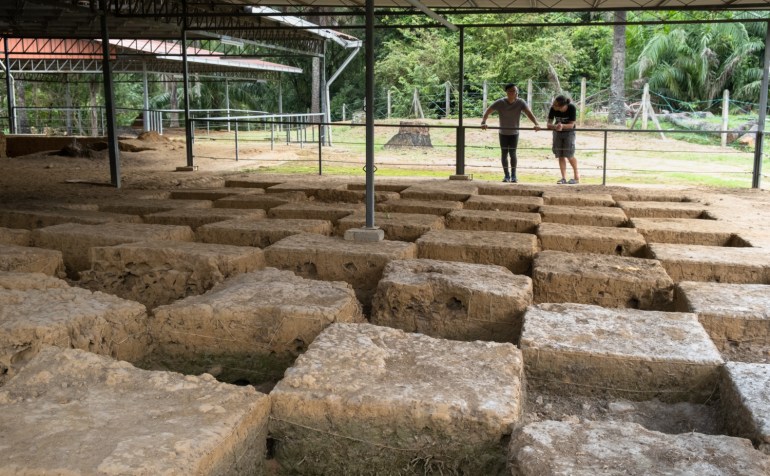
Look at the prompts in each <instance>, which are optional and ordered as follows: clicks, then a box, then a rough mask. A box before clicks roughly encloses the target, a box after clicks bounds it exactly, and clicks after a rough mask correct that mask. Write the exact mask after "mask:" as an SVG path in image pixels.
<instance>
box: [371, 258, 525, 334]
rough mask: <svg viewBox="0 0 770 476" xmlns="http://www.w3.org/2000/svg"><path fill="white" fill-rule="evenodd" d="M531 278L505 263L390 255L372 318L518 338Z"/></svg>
mask: <svg viewBox="0 0 770 476" xmlns="http://www.w3.org/2000/svg"><path fill="white" fill-rule="evenodd" d="M531 303H532V280H531V279H530V278H529V277H528V276H521V275H515V274H513V273H511V272H510V271H509V270H508V269H506V268H503V267H501V266H492V265H480V264H471V263H457V262H449V261H435V260H428V259H417V260H398V261H391V262H390V263H388V265H387V266H385V271H384V272H383V275H382V279H381V280H380V283H379V285H378V286H377V293H376V294H375V296H374V301H373V303H372V318H371V322H372V324H377V325H380V326H388V327H394V328H397V329H403V330H405V331H407V332H419V333H421V334H425V335H429V336H431V337H440V338H444V339H453V340H469V341H473V340H487V341H497V342H517V341H518V339H519V335H520V333H521V318H522V316H523V315H524V311H525V310H526V308H527V306H528V305H530V304H531Z"/></svg>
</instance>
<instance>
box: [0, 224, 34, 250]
mask: <svg viewBox="0 0 770 476" xmlns="http://www.w3.org/2000/svg"><path fill="white" fill-rule="evenodd" d="M31 237H32V234H31V233H30V232H29V230H20V229H15V228H0V245H16V246H29V245H30V242H31Z"/></svg>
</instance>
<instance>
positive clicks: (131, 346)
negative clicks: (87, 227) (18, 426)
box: [0, 272, 150, 459]
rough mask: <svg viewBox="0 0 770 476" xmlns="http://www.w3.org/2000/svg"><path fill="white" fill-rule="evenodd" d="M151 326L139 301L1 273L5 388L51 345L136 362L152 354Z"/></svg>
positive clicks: (0, 358) (0, 375)
mask: <svg viewBox="0 0 770 476" xmlns="http://www.w3.org/2000/svg"><path fill="white" fill-rule="evenodd" d="M147 325H148V322H147V311H146V309H145V308H144V306H143V305H141V304H139V303H138V302H133V301H127V300H125V299H120V298H118V297H115V296H110V295H109V294H104V293H98V292H97V293H92V292H91V291H88V290H87V289H81V288H75V287H70V286H69V285H68V284H67V283H66V282H65V281H63V280H61V279H57V278H52V277H50V276H45V275H43V274H39V273H5V272H0V384H2V383H3V380H4V379H7V378H8V377H12V376H13V375H14V374H15V373H16V371H17V370H18V368H19V367H21V366H23V365H24V364H25V363H26V362H27V361H28V360H29V359H30V358H31V357H32V356H34V355H35V354H36V353H37V352H39V351H40V349H41V348H42V347H45V346H48V345H55V346H59V347H65V348H66V347H72V348H77V349H83V350H87V351H90V352H94V353H97V354H104V355H109V356H112V357H114V358H116V359H120V360H129V361H136V360H138V359H140V358H141V357H143V356H144V355H145V354H146V353H147V352H148V350H149V346H150V336H149V333H148V332H147ZM0 433H1V432H0ZM0 459H1V458H0Z"/></svg>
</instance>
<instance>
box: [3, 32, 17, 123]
mask: <svg viewBox="0 0 770 476" xmlns="http://www.w3.org/2000/svg"><path fill="white" fill-rule="evenodd" d="M3 46H4V48H5V91H6V93H7V94H8V96H7V97H8V101H7V102H8V132H10V133H11V134H16V120H15V117H14V113H13V109H14V107H15V106H16V92H15V91H14V88H13V84H12V82H13V78H12V77H11V59H10V55H9V53H10V52H9V51H8V37H7V36H6V37H4V38H3Z"/></svg>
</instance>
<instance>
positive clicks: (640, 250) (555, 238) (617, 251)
mask: <svg viewBox="0 0 770 476" xmlns="http://www.w3.org/2000/svg"><path fill="white" fill-rule="evenodd" d="M537 237H538V239H539V240H540V247H541V248H542V249H544V250H553V251H567V252H570V253H599V254H607V255H619V256H643V255H644V253H645V247H646V246H647V242H646V241H644V237H643V236H642V235H640V234H639V233H637V231H636V230H635V229H633V228H617V227H605V226H581V225H562V224H561V223H541V224H540V226H539V227H538V229H537Z"/></svg>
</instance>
